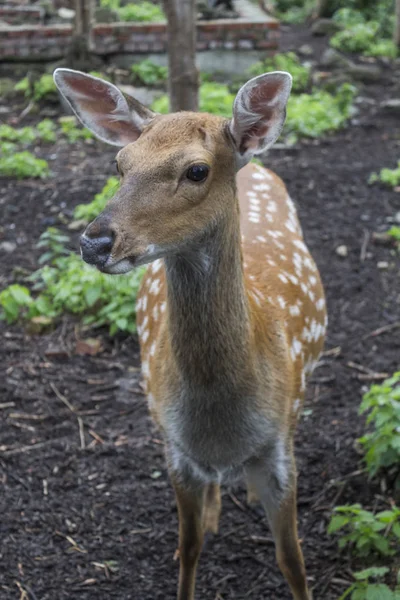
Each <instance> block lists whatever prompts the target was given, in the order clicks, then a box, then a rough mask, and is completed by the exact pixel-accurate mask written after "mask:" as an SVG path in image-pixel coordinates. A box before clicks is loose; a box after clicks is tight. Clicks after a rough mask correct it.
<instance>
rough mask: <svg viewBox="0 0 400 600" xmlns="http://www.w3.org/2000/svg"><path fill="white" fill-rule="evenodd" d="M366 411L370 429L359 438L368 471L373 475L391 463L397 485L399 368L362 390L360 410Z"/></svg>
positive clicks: (399, 462) (398, 477) (399, 439)
mask: <svg viewBox="0 0 400 600" xmlns="http://www.w3.org/2000/svg"><path fill="white" fill-rule="evenodd" d="M365 412H368V413H369V414H368V417H367V421H366V422H367V425H373V430H372V431H371V432H369V433H366V434H365V435H364V436H363V437H361V438H360V439H359V441H360V442H361V444H362V446H363V447H364V451H365V456H364V460H365V462H366V465H367V469H368V472H369V474H370V476H371V477H374V476H375V475H376V473H377V472H378V471H379V470H380V469H381V468H385V469H387V468H389V467H394V468H395V471H396V472H397V480H396V484H397V485H398V486H399V485H400V473H399V467H400V371H398V372H397V373H394V375H393V377H390V378H389V379H386V380H385V381H384V382H383V383H382V384H381V385H373V386H371V388H370V389H369V391H368V392H367V393H366V394H364V396H363V400H362V402H361V406H360V414H363V413H365Z"/></svg>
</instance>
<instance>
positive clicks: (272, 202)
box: [266, 200, 278, 213]
mask: <svg viewBox="0 0 400 600" xmlns="http://www.w3.org/2000/svg"><path fill="white" fill-rule="evenodd" d="M266 208H267V210H268V211H269V212H273V213H275V212H276V211H277V209H278V205H277V203H276V202H275V200H270V201H269V202H268V204H267V206H266Z"/></svg>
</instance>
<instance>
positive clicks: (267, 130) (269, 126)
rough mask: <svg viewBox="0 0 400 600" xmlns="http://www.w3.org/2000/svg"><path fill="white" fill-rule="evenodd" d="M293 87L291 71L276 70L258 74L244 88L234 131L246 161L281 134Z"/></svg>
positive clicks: (232, 126) (233, 122)
mask: <svg viewBox="0 0 400 600" xmlns="http://www.w3.org/2000/svg"><path fill="white" fill-rule="evenodd" d="M291 87H292V77H291V75H289V73H285V72H282V71H275V72H274V73H266V74H264V75H260V76H259V77H254V79H250V81H248V82H247V83H246V84H245V85H244V86H243V87H242V88H240V90H239V92H238V94H237V96H236V99H235V102H234V105H233V118H232V120H231V122H230V131H231V134H232V136H233V139H234V141H235V143H236V147H237V150H238V153H239V162H241V163H242V164H244V163H245V162H247V161H248V160H250V158H251V156H252V155H253V154H259V153H260V152H263V151H264V150H266V149H267V148H268V147H269V146H271V145H272V144H273V143H274V142H275V141H276V140H277V138H278V137H279V134H280V132H281V131H282V127H283V124H284V122H285V117H286V104H287V101H288V98H289V94H290V90H291Z"/></svg>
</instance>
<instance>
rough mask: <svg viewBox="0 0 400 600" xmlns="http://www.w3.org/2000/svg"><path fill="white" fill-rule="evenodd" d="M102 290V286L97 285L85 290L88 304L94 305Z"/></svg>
mask: <svg viewBox="0 0 400 600" xmlns="http://www.w3.org/2000/svg"><path fill="white" fill-rule="evenodd" d="M101 292H102V286H101V285H97V286H93V287H90V288H87V289H86V290H85V300H86V302H87V304H88V306H93V305H94V304H95V303H96V302H97V300H98V299H99V298H100V296H101Z"/></svg>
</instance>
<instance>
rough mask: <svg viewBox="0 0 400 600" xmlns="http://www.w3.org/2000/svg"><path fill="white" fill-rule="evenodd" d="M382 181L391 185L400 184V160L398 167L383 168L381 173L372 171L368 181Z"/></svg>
mask: <svg viewBox="0 0 400 600" xmlns="http://www.w3.org/2000/svg"><path fill="white" fill-rule="evenodd" d="M376 181H381V182H382V183H385V184H386V185H390V186H391V187H396V186H398V185H400V160H399V161H398V162H397V169H386V168H384V169H381V170H380V171H379V173H371V175H370V177H369V180H368V183H375V182H376Z"/></svg>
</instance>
